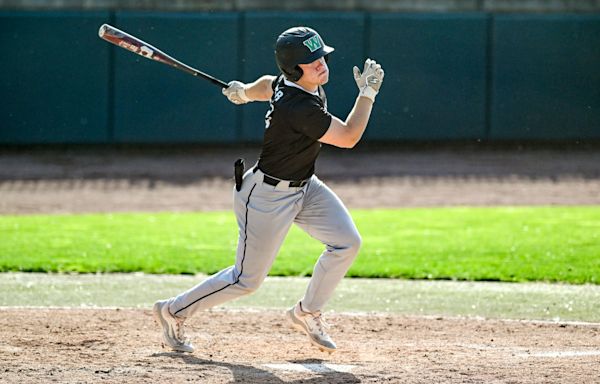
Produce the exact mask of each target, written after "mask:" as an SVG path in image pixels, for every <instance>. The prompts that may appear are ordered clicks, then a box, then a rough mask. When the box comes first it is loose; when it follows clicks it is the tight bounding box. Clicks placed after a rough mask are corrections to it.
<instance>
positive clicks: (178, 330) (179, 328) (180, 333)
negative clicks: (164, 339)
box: [175, 318, 187, 344]
mask: <svg viewBox="0 0 600 384" xmlns="http://www.w3.org/2000/svg"><path fill="white" fill-rule="evenodd" d="M175 320H176V322H175V324H176V326H175V336H176V337H177V340H179V341H180V342H181V343H183V344H185V343H186V341H187V340H186V339H185V329H184V328H183V322H184V320H183V319H179V318H175Z"/></svg>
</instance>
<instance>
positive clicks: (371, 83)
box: [352, 59, 385, 102]
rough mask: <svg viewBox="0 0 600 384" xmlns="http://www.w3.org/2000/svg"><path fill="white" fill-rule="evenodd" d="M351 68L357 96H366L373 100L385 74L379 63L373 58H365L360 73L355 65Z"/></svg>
mask: <svg viewBox="0 0 600 384" xmlns="http://www.w3.org/2000/svg"><path fill="white" fill-rule="evenodd" d="M352 70H353V72H354V81H356V86H357V87H358V90H359V92H360V93H359V96H364V97H367V98H369V99H371V101H373V102H374V101H375V96H377V93H379V88H381V83H383V77H384V76H385V72H384V71H383V68H381V65H379V64H377V62H375V60H371V59H367V60H365V67H364V69H363V72H362V73H360V70H359V69H358V67H356V66H355V67H354V68H353V69H352Z"/></svg>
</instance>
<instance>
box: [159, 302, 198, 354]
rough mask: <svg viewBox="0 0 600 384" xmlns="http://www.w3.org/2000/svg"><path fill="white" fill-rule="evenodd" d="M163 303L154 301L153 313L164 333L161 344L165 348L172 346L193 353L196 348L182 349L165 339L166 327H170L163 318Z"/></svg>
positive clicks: (179, 350) (176, 349) (177, 349)
mask: <svg viewBox="0 0 600 384" xmlns="http://www.w3.org/2000/svg"><path fill="white" fill-rule="evenodd" d="M161 309H162V308H161V305H160V304H158V303H154V306H153V307H152V314H153V316H154V321H155V322H156V324H157V325H158V326H159V327H160V329H161V331H162V333H161V336H162V337H161V339H162V342H161V346H162V347H163V348H164V349H167V347H168V348H170V349H172V350H173V351H175V352H186V353H192V352H194V349H193V348H192V349H191V350H190V349H181V348H177V347H172V346H170V345H168V343H167V342H166V341H165V340H164V339H165V328H168V327H169V324H167V322H166V321H165V320H164V319H163V317H162V315H161V314H160V311H161Z"/></svg>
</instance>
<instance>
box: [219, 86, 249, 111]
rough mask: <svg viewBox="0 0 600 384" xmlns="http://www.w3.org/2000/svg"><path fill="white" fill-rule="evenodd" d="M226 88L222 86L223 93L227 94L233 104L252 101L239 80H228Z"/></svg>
mask: <svg viewBox="0 0 600 384" xmlns="http://www.w3.org/2000/svg"><path fill="white" fill-rule="evenodd" d="M227 85H228V87H227V88H223V94H224V95H225V96H227V98H228V99H229V101H231V102H232V103H233V104H237V105H239V104H246V103H248V102H250V101H252V100H251V99H250V98H249V97H248V96H247V95H246V90H245V88H244V83H242V82H241V81H236V80H234V81H230V82H229V83H228V84H227Z"/></svg>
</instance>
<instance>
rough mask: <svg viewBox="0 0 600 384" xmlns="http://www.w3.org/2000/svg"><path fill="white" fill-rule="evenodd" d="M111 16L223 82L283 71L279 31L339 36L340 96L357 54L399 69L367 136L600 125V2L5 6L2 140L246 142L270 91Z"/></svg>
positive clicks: (531, 131) (335, 79)
mask: <svg viewBox="0 0 600 384" xmlns="http://www.w3.org/2000/svg"><path fill="white" fill-rule="evenodd" d="M105 22H107V23H112V24H114V25H116V26H117V27H120V28H122V29H124V30H126V31H128V32H130V33H131V34H134V35H136V36H138V37H140V38H142V39H144V40H147V41H148V42H149V43H151V44H153V45H156V46H157V47H159V48H161V49H163V50H164V51H166V52H167V53H169V54H171V55H173V56H175V57H176V58H178V59H180V60H181V61H183V62H186V63H188V64H190V65H192V66H194V67H197V68H199V69H202V70H205V71H207V72H209V73H211V74H213V75H215V76H217V77H219V78H222V79H224V80H226V81H228V80H232V79H239V80H242V81H246V82H249V81H252V80H254V79H255V78H257V77H258V76H260V75H261V74H265V73H270V74H275V73H276V71H277V68H276V66H275V63H274V59H273V44H274V40H275V38H276V36H277V35H278V34H279V33H280V32H281V31H283V30H284V29H286V28H288V27H290V26H294V25H300V24H305V25H309V26H312V27H314V28H316V29H317V30H319V31H320V33H321V34H322V36H323V37H324V39H325V41H326V42H327V43H328V44H329V45H332V46H334V47H335V48H336V51H335V53H334V54H333V55H332V56H331V60H330V69H331V76H330V84H329V85H327V86H326V90H327V94H328V101H329V110H330V111H331V112H332V113H333V114H335V115H337V116H339V117H341V118H342V119H343V118H345V117H346V115H347V114H348V112H349V111H350V109H351V108H352V105H353V102H354V99H355V96H356V90H355V85H354V80H353V78H352V67H353V66H354V65H359V66H360V64H361V63H362V62H363V60H364V58H366V57H372V58H375V59H376V60H378V61H379V62H381V63H382V64H383V66H384V68H385V70H386V80H385V83H384V85H383V88H382V91H381V94H380V95H379V96H378V100H377V103H376V105H375V109H374V115H373V117H372V120H371V123H370V125H369V128H368V130H367V133H366V135H365V140H369V141H392V142H393V141H411V140H474V139H481V140H573V139H575V140H589V139H600V48H599V47H600V16H597V15H556V14H554V15H531V14H529V15H518V14H515V15H513V14H503V15H494V14H487V13H464V14H461V13H447V14H439V13H437V14H410V13H391V14H390V13H386V14H379V13H362V12H304V13H302V12H301V13H298V12H294V13H286V12H221V13H216V12H211V13H157V12H116V13H114V12H3V13H0V42H1V47H2V52H3V55H2V56H3V59H2V60H1V61H0V96H1V100H2V103H0V117H1V119H0V143H1V144H37V143H182V142H189V143H235V142H248V141H250V142H257V141H260V140H261V138H262V130H263V118H264V114H265V112H266V110H267V107H268V105H267V104H266V103H252V104H248V105H244V106H235V105H233V104H231V103H229V102H228V101H227V100H226V99H225V98H224V97H223V96H222V95H221V93H220V90H219V89H218V88H217V87H215V86H213V85H211V84H209V83H207V82H205V81H201V80H198V79H194V78H193V77H191V76H189V75H187V74H185V73H182V72H179V71H176V70H174V69H172V68H169V67H167V66H164V65H162V64H158V63H155V62H151V61H150V60H146V59H143V58H141V57H139V56H136V55H134V54H132V53H129V52H126V51H125V50H123V49H120V48H117V47H114V46H111V45H109V44H108V43H106V42H104V41H103V40H101V39H99V38H98V36H97V31H98V27H99V26H100V25H101V24H102V23H105Z"/></svg>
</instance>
